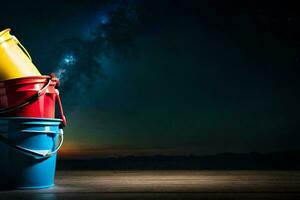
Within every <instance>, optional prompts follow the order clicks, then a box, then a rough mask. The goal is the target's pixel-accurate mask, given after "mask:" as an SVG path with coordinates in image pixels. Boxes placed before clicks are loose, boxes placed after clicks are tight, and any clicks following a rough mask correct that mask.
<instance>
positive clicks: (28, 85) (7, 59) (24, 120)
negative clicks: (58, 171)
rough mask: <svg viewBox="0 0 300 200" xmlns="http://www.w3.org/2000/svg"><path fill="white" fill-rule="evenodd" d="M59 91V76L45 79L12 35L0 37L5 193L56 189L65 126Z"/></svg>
mask: <svg viewBox="0 0 300 200" xmlns="http://www.w3.org/2000/svg"><path fill="white" fill-rule="evenodd" d="M58 86H59V80H58V79H57V78H56V77H55V75H54V74H51V75H50V76H42V75H41V74H40V72H39V71H38V69H37V68H36V67H35V65H34V64H33V63H32V62H31V57H30V55H29V53H28V52H27V51H26V49H25V48H24V47H23V46H22V44H21V43H20V42H19V41H18V39H17V38H16V37H15V36H13V35H11V34H10V29H6V30H3V31H1V32H0V187H3V186H8V187H13V188H18V189H39V188H47V187H51V186H53V185H54V176H55V165H56V155H57V151H58V150H59V149H60V147H61V145H62V143H63V130H62V129H63V127H64V126H65V125H66V118H65V116H64V113H63V108H62V104H61V101H60V96H59V91H58V89H57V88H58ZM56 103H57V104H58V109H57V110H59V112H60V115H59V116H60V118H59V119H58V118H55V116H56V115H55V110H56Z"/></svg>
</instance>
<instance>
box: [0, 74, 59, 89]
mask: <svg viewBox="0 0 300 200" xmlns="http://www.w3.org/2000/svg"><path fill="white" fill-rule="evenodd" d="M49 78H51V81H52V83H51V85H53V84H55V85H57V86H59V84H60V81H59V79H58V78H57V77H51V76H48V75H42V76H25V77H20V78H14V79H9V80H3V81H0V88H2V87H11V86H14V85H20V84H21V85H22V84H24V83H26V84H28V83H37V82H40V83H44V82H46V80H47V79H49Z"/></svg>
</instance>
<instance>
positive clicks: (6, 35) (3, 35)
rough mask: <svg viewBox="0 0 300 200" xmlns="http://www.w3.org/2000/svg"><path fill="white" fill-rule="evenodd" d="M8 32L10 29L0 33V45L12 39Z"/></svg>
mask: <svg viewBox="0 0 300 200" xmlns="http://www.w3.org/2000/svg"><path fill="white" fill-rule="evenodd" d="M9 32H10V28H7V29H5V30H3V31H1V32H0V43H2V42H4V41H7V40H9V39H11V38H12V35H11V34H10V33H9Z"/></svg>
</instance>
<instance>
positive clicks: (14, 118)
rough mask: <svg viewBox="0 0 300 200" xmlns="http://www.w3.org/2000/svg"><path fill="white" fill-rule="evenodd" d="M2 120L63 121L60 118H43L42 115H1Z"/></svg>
mask: <svg viewBox="0 0 300 200" xmlns="http://www.w3.org/2000/svg"><path fill="white" fill-rule="evenodd" d="M1 120H31V121H49V122H62V119H59V118H42V117H0V121H1Z"/></svg>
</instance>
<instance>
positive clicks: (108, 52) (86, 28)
mask: <svg viewBox="0 0 300 200" xmlns="http://www.w3.org/2000/svg"><path fill="white" fill-rule="evenodd" d="M292 2H295V1H255V0H251V1H232V0H228V1H221V0H220V1H217V0H209V1H208V0H207V1H196V0H195V1H175V0H173V1H171V0H164V1H159V0H148V1H142V0H141V1H96V0H95V1H92V0H85V1H24V2H18V1H14V2H10V3H7V5H5V6H4V7H5V9H1V12H0V26H1V29H4V28H8V27H10V28H12V34H14V35H15V36H16V37H17V38H18V39H19V40H20V41H22V42H23V44H24V46H26V47H27V49H28V50H29V52H30V53H31V56H32V57H33V61H34V63H35V64H36V66H38V68H39V69H40V71H41V72H42V73H43V74H49V73H51V72H55V73H56V74H57V75H58V76H59V77H60V79H61V83H62V85H61V89H60V91H61V96H62V99H63V103H64V108H65V112H66V115H67V118H68V122H69V124H68V127H67V128H66V129H65V137H66V139H65V144H64V149H63V151H62V155H71V154H78V155H108V156H110V155H124V154H125V155H152V154H172V155H183V154H195V155H204V154H214V153H221V152H237V153H241V152H254V151H255V152H274V151H282V150H291V149H297V148H299V140H300V134H299V125H298V124H299V113H300V106H299V100H300V95H299V86H300V79H299V72H300V68H299V67H300V56H299V55H300V5H297V4H296V3H292Z"/></svg>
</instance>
